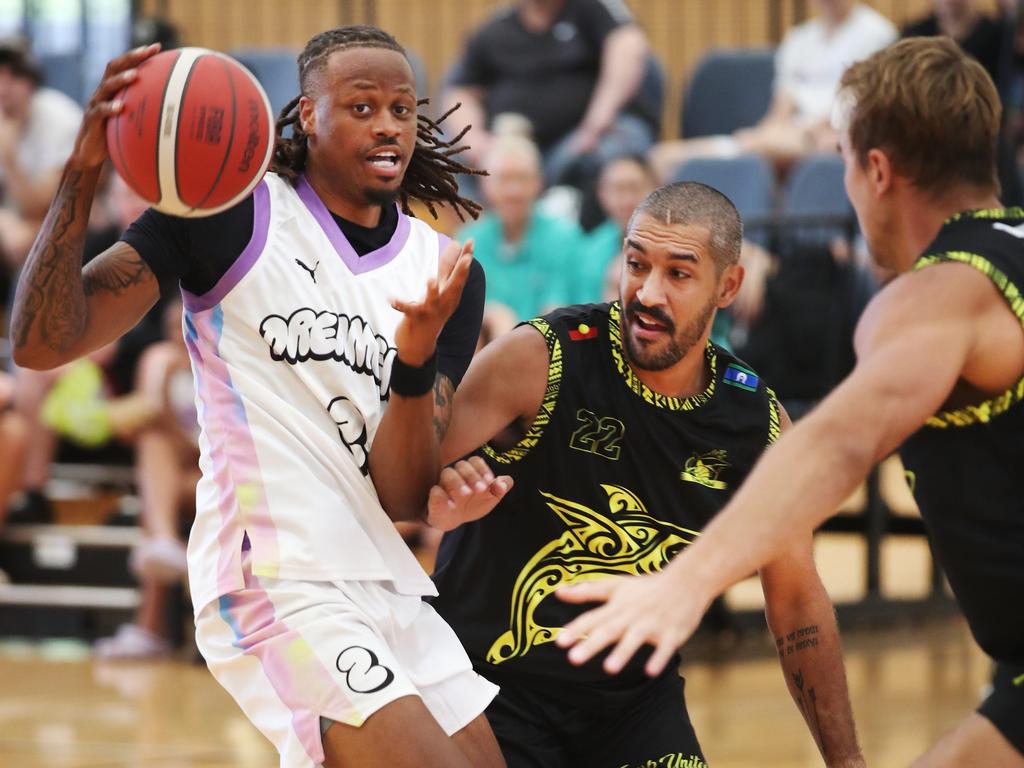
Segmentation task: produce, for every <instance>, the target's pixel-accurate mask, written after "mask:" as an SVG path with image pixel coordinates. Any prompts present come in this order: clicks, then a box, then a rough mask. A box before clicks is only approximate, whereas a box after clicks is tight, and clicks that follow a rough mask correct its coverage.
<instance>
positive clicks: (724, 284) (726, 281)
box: [716, 264, 745, 309]
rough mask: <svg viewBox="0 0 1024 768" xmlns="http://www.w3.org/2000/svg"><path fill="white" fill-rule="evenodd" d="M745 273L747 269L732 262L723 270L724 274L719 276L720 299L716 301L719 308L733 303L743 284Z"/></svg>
mask: <svg viewBox="0 0 1024 768" xmlns="http://www.w3.org/2000/svg"><path fill="white" fill-rule="evenodd" d="M744 274H745V270H744V269H743V267H741V266H740V265H739V264H730V265H729V266H727V267H726V268H725V269H724V270H723V271H722V276H721V277H719V278H718V301H717V302H716V304H717V306H718V308H719V309H724V308H725V307H728V306H729V305H730V304H732V302H733V300H734V299H735V298H736V294H737V293H739V292H740V286H741V285H743V275H744Z"/></svg>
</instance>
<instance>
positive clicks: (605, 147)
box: [444, 0, 654, 187]
mask: <svg viewBox="0 0 1024 768" xmlns="http://www.w3.org/2000/svg"><path fill="white" fill-rule="evenodd" d="M647 52H648V44H647V38H646V36H645V35H644V33H643V32H642V31H641V30H640V28H639V27H638V26H637V25H636V24H635V22H634V20H633V17H632V15H631V14H630V13H629V10H628V9H627V7H626V5H625V3H622V2H620V1H619V0H519V1H518V2H517V3H515V4H513V5H511V6H509V7H507V8H504V9H502V10H500V11H498V12H497V13H496V14H494V15H493V16H492V17H491V18H490V19H489V20H488V21H487V22H485V23H484V24H483V25H482V26H481V27H480V28H478V29H477V30H476V31H475V32H474V33H473V34H472V36H471V37H470V38H469V41H468V42H467V44H466V49H465V53H464V54H463V56H462V58H461V59H460V61H459V62H458V64H457V65H456V67H455V70H454V74H453V77H452V78H451V83H450V88H449V91H448V92H447V94H446V95H445V98H444V102H445V104H446V106H452V105H454V104H455V103H458V102H461V103H462V109H460V110H458V111H457V112H456V113H455V114H454V115H452V118H451V121H452V123H453V128H455V129H456V130H458V129H461V128H462V127H463V126H465V125H470V124H471V125H473V126H474V128H473V132H472V134H471V135H470V141H469V143H470V144H471V145H472V149H470V150H468V151H467V153H466V156H467V158H468V159H469V160H470V161H471V163H474V164H476V165H477V166H481V165H482V164H483V163H484V160H485V158H486V157H487V156H488V154H489V152H490V149H491V145H492V144H493V143H494V141H495V137H494V134H493V133H492V131H493V122H494V118H495V116H497V115H499V114H502V113H516V114H520V115H524V116H525V117H526V118H527V119H528V120H529V121H530V123H531V125H532V127H533V139H534V140H535V141H536V142H537V145H538V146H539V148H540V150H541V154H542V156H543V158H544V161H543V168H544V176H545V178H546V180H547V183H548V184H552V185H556V184H572V185H574V186H580V187H586V186H587V183H588V180H589V183H590V184H591V185H592V184H593V181H594V180H595V179H596V177H597V174H598V172H599V170H600V168H601V166H602V165H603V164H604V162H605V161H606V160H607V159H609V158H611V157H616V156H618V155H621V154H624V153H626V152H633V153H642V152H645V151H646V150H647V149H648V148H649V147H650V146H651V144H652V142H653V140H654V133H653V130H654V129H652V126H651V125H650V124H649V123H648V121H646V120H645V119H644V118H642V117H641V116H640V115H639V114H637V112H638V111H639V110H638V109H636V108H634V106H633V105H632V104H631V100H632V99H633V98H634V96H635V95H636V94H637V91H638V89H639V86H640V83H641V81H642V78H643V74H644V66H645V60H646V56H647Z"/></svg>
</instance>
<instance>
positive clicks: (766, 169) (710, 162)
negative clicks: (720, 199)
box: [671, 155, 775, 247]
mask: <svg viewBox="0 0 1024 768" xmlns="http://www.w3.org/2000/svg"><path fill="white" fill-rule="evenodd" d="M671 181H673V182H675V181H699V182H700V183H701V184H707V185H708V186H709V187H714V188H715V189H717V190H718V191H719V192H721V193H722V194H723V195H725V196H726V197H728V198H729V199H730V200H732V203H733V205H735V206H736V210H738V211H739V212H740V216H742V217H743V223H744V229H745V236H746V238H747V240H750V241H751V242H754V243H757V244H758V245H761V246H764V247H767V246H768V244H769V242H770V240H771V217H772V209H773V207H774V202H775V201H774V196H775V175H774V173H773V171H772V168H771V166H770V165H769V164H768V163H767V162H766V161H765V160H763V159H762V158H760V157H758V156H757V155H740V156H739V157H732V158H713V157H699V158H694V159H693V160H688V161H686V162H685V163H683V164H682V165H680V166H679V167H678V168H677V169H676V171H675V173H674V174H673V176H672V179H671Z"/></svg>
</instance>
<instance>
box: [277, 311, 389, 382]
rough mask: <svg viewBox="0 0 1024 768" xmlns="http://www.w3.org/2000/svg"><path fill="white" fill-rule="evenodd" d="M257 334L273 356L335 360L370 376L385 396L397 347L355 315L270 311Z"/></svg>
mask: <svg viewBox="0 0 1024 768" xmlns="http://www.w3.org/2000/svg"><path fill="white" fill-rule="evenodd" d="M260 336H262V337H263V340H264V341H265V342H267V344H268V346H269V347H270V357H271V359H273V360H284V361H285V362H287V363H289V364H291V365H296V364H298V363H304V362H306V361H307V360H337V361H338V362H339V363H343V364H344V365H347V366H348V367H349V368H351V369H352V370H353V371H354V372H356V373H365V374H368V375H369V376H372V377H373V380H374V382H376V384H377V386H378V388H379V389H380V399H381V400H387V399H388V389H389V387H390V386H391V368H392V366H393V365H394V362H395V357H396V356H397V355H398V350H397V349H395V348H394V347H393V346H391V344H390V342H388V340H387V339H385V338H384V337H383V336H381V335H380V334H379V333H376V332H375V331H374V330H373V327H372V326H371V325H370V323H369V322H368V321H366V320H364V319H363V318H362V317H360V316H359V315H352V317H349V316H348V315H344V314H340V313H335V312H327V311H323V312H317V311H316V310H314V309H309V308H308V307H303V308H302V309H297V310H295V311H294V312H292V314H291V316H290V317H289V318H288V319H287V320H286V319H285V318H283V317H281V316H280V315H270V316H268V317H266V318H264V319H263V322H262V323H260Z"/></svg>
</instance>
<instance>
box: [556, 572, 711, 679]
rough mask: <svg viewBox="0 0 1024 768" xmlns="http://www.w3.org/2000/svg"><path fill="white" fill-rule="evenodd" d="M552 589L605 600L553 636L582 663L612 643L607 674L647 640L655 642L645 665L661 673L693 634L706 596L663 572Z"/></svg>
mask: <svg viewBox="0 0 1024 768" xmlns="http://www.w3.org/2000/svg"><path fill="white" fill-rule="evenodd" d="M556 594H557V595H558V597H559V598H560V599H561V600H565V601H566V602H567V603H594V602H600V603H604V605H602V606H600V607H598V608H594V609H593V610H590V611H587V612H586V613H584V614H583V615H582V616H578V617H577V618H576V619H575V620H574V621H572V622H571V623H570V624H569V625H568V626H566V627H565V629H563V630H562V631H561V632H560V633H559V635H558V637H557V638H556V640H555V642H556V643H558V645H559V646H561V647H562V648H569V649H571V650H570V651H569V661H571V662H572V663H573V664H583V663H585V662H587V661H588V660H589V659H591V658H593V657H594V656H595V655H596V654H598V653H600V652H601V651H602V650H603V649H604V648H606V647H608V646H610V645H613V644H614V645H615V649H614V650H613V651H612V652H611V653H610V654H609V655H608V657H607V658H606V659H605V661H604V669H605V671H606V672H608V673H609V674H612V675H614V674H618V673H619V672H620V671H622V668H623V667H624V666H626V663H627V662H628V661H629V660H630V659H631V658H633V655H634V654H635V653H636V652H637V651H638V650H639V649H640V647H641V646H643V645H645V644H650V645H653V646H654V653H653V654H651V657H650V659H648V661H647V664H646V666H645V668H644V669H645V671H646V672H647V674H648V675H650V676H651V677H654V676H656V675H658V674H660V673H661V671H662V670H663V669H664V668H665V665H666V664H667V663H668V662H669V660H670V659H671V658H672V656H673V655H674V654H675V652H676V651H677V650H678V649H679V647H680V646H681V645H682V644H683V643H685V642H686V641H687V640H688V639H689V637H690V635H692V634H693V632H694V630H695V629H696V628H697V625H698V624H699V623H700V617H701V616H703V615H704V611H705V610H707V607H708V604H709V603H710V602H711V601H710V599H708V600H704V601H701V600H700V599H698V598H697V597H696V596H695V593H681V592H680V589H679V585H678V583H677V582H674V581H673V580H672V576H671V575H670V574H666V573H664V572H661V573H655V574H652V575H649V576H629V577H617V578H609V579H601V580H599V581H584V582H580V583H578V584H573V585H572V586H568V587H562V588H561V589H559V590H558V591H557V592H556Z"/></svg>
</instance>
